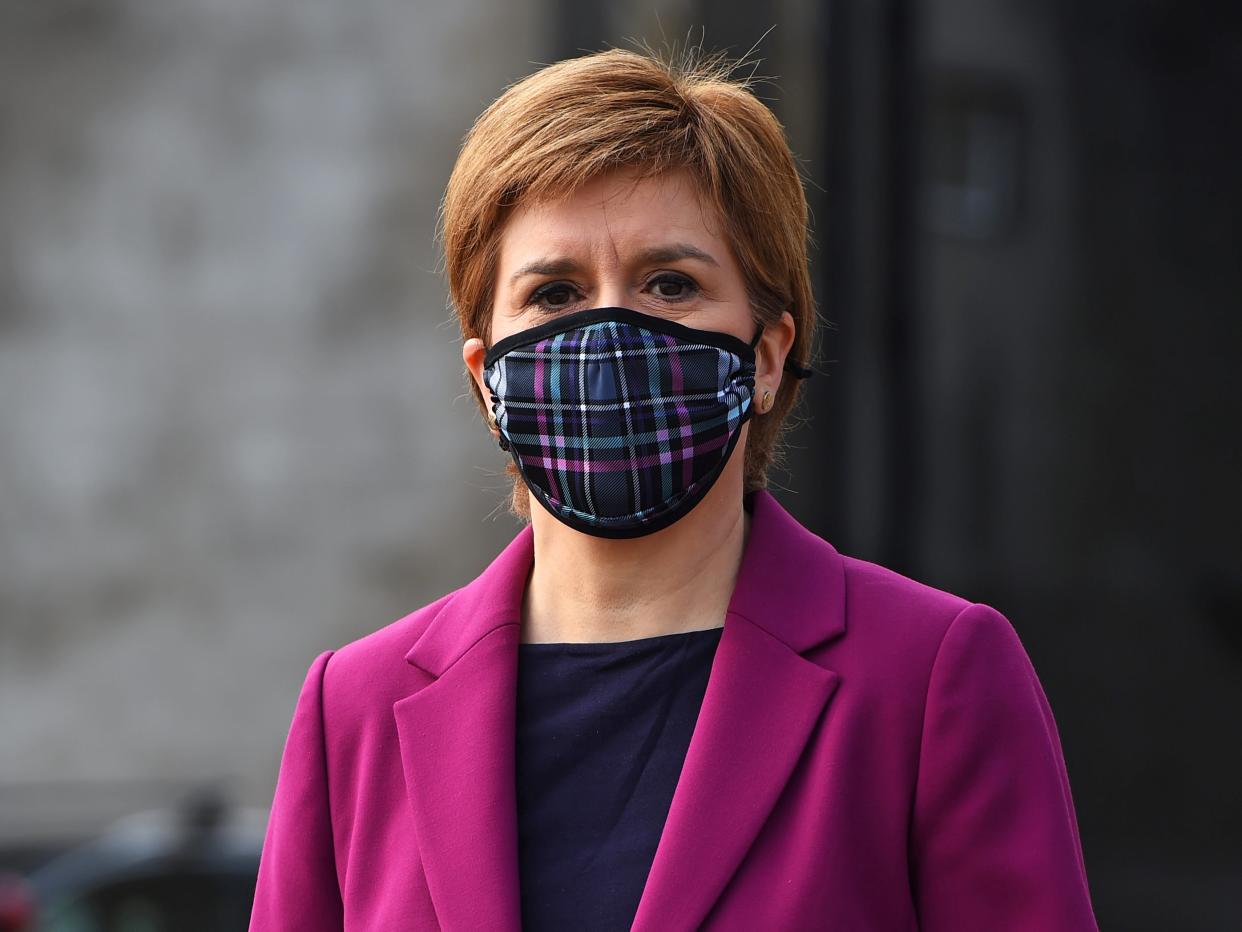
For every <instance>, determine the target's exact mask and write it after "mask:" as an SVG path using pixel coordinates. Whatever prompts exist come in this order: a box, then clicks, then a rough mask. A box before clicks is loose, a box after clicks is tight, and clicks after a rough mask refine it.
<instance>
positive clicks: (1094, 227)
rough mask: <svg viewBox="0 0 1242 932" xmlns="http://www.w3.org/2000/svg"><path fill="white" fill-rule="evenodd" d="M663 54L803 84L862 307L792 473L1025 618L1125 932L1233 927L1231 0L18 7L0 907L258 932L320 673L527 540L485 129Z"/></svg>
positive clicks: (0, 918)
mask: <svg viewBox="0 0 1242 932" xmlns="http://www.w3.org/2000/svg"><path fill="white" fill-rule="evenodd" d="M632 40H643V41H646V42H648V43H650V44H651V45H653V46H657V47H661V46H665V45H668V44H673V43H675V44H677V45H678V46H683V45H685V44H686V43H687V41H689V42H690V43H692V44H698V43H700V42H701V43H702V44H703V45H705V46H706V47H707V48H708V49H729V50H731V51H732V53H733V54H734V55H741V54H743V53H745V52H747V51H748V50H752V46H755V43H757V42H758V43H759V44H758V46H757V48H754V49H753V51H751V55H752V57H753V58H758V59H761V61H760V63H759V64H758V68H757V73H758V74H759V75H761V76H775V77H774V79H773V80H770V81H767V82H765V83H763V84H761V85H760V86H759V88H758V92H759V94H760V95H761V96H762V97H763V98H764V99H765V100H766V101H767V102H768V103H769V105H770V106H771V107H772V108H773V109H774V111H775V112H776V113H777V115H778V116H779V117H780V118H781V120H782V121H783V122H784V123H785V125H786V127H787V129H788V133H789V137H790V140H791V144H792V146H793V148H794V150H795V152H796V153H797V155H798V156H799V158H800V160H801V162H802V165H803V169H804V172H805V176H806V178H807V183H808V194H809V196H810V199H811V203H812V207H813V211H814V218H815V237H816V241H817V247H816V249H815V252H814V264H815V272H816V281H817V289H818V296H819V300H820V302H821V308H822V314H823V317H824V318H825V319H826V320H827V321H829V322H830V327H828V328H827V329H826V330H825V332H824V334H823V340H822V346H821V351H820V354H819V356H820V358H819V368H820V369H822V370H825V371H826V372H827V373H828V376H827V377H826V378H819V379H814V380H812V381H811V383H809V386H808V387H809V394H808V401H807V404H806V406H805V407H804V408H803V410H802V412H801V413H802V421H801V423H800V424H799V426H798V428H797V430H796V431H795V432H794V434H793V435H792V436H791V438H790V449H789V453H788V456H787V459H786V463H785V468H784V469H782V470H780V471H778V472H777V473H775V474H774V476H773V486H774V491H776V492H777V494H778V497H779V498H780V499H781V500H782V501H783V502H784V503H785V505H786V506H787V507H788V508H789V509H790V510H792V511H793V513H794V514H795V515H796V516H797V517H798V518H799V519H800V520H802V521H803V523H805V524H806V525H807V526H809V527H811V528H812V529H813V530H815V531H816V532H818V533H819V534H821V535H822V536H824V537H825V538H827V539H828V540H830V541H831V542H833V543H834V544H835V545H836V546H837V548H838V549H840V550H842V551H843V552H845V553H849V554H852V555H855V556H859V557H863V558H866V559H870V560H875V561H878V562H881V563H885V564H887V565H889V566H892V567H894V568H896V569H898V570H900V571H901V572H904V573H906V574H908V575H911V576H914V577H916V578H919V579H922V580H924V581H926V582H929V583H931V584H933V585H936V586H939V587H941V588H946V589H950V590H952V591H955V592H958V593H959V594H961V595H963V596H966V597H969V598H971V599H974V600H976V601H985V602H989V603H991V604H993V605H995V606H996V607H998V608H1000V609H1001V610H1002V611H1003V612H1005V614H1006V615H1007V617H1008V618H1009V619H1010V620H1011V621H1012V622H1013V624H1014V627H1015V628H1016V629H1017V631H1018V632H1019V635H1020V636H1021V638H1022V641H1023V643H1024V644H1025V645H1026V648H1027V651H1028V653H1029V654H1030V655H1031V658H1032V661H1033V662H1034V664H1035V667H1036V669H1037V670H1038V672H1039V674H1040V677H1041V680H1042V682H1043V685H1044V688H1045V691H1046V692H1047V694H1048V697H1049V700H1050V702H1051V705H1052V707H1053V710H1054V713H1055V714H1056V717H1057V722H1058V726H1059V728H1060V734H1061V740H1062V745H1063V748H1064V752H1065V757H1066V762H1067V766H1068V770H1069V776H1070V782H1071V786H1072V788H1073V792H1074V798H1075V804H1076V807H1077V812H1078V819H1079V827H1080V830H1081V834H1082V842H1083V848H1084V853H1085V856H1086V861H1087V869H1088V877H1089V880H1090V883H1091V891H1092V895H1093V899H1094V903H1095V906H1096V910H1097V915H1098V917H1099V920H1100V924H1101V928H1103V929H1105V930H1135V932H1146V930H1152V932H1156V930H1161V932H1165V930H1172V929H1177V930H1209V929H1210V930H1215V929H1220V930H1226V929H1229V930H1232V929H1238V928H1242V895H1240V894H1239V892H1238V891H1239V889H1242V883H1239V881H1242V794H1240V793H1239V787H1242V733H1240V732H1242V729H1240V727H1239V721H1240V720H1242V717H1240V713H1242V531H1240V528H1242V491H1240V489H1239V479H1240V478H1242V469H1240V467H1242V462H1240V457H1239V425H1240V424H1242V373H1240V372H1239V350H1240V349H1242V340H1240V339H1239V337H1242V314H1240V313H1239V311H1240V310H1242V301H1240V300H1239V296H1240V295H1242V248H1240V246H1239V232H1240V231H1239V230H1238V218H1239V216H1240V211H1242V173H1240V172H1239V165H1240V164H1242V116H1240V114H1242V110H1240V108H1239V106H1238V99H1239V95H1240V94H1242V5H1239V4H1236V3H1226V2H1214V3H1213V2H1185V0H1183V2H1176V3H1175V2H1173V0H923V2H914V0H853V2H850V0H746V2H742V0H714V2H712V3H707V2H705V0H684V2H658V3H657V2H652V0H647V2H644V3H631V2H609V3H604V2H602V0H455V2H453V3H451V4H450V3H432V2H430V0H403V2H399V0H349V2H344V0H267V2H264V3H254V2H249V0H40V2H38V3H22V2H10V3H4V4H2V5H0V872H5V871H7V872H8V877H9V879H8V880H6V881H0V928H6V926H5V925H4V924H3V923H8V924H9V925H8V926H7V927H8V928H12V927H17V925H18V924H19V923H20V922H22V921H23V919H22V917H23V916H29V915H30V914H31V912H32V911H33V910H34V909H36V908H38V909H41V910H42V911H43V912H42V914H43V923H44V925H45V927H47V928H57V929H75V930H86V929H101V930H102V929H109V930H111V929H127V930H154V929H177V930H193V929H198V928H203V929H234V928H237V929H242V928H244V927H245V923H246V916H247V915H248V909H249V897H250V895H251V893H252V891H253V880H254V877H253V874H254V869H255V867H256V865H257V857H258V847H259V845H260V844H261V841H262V831H263V826H264V824H265V817H266V813H265V808H266V807H267V806H268V804H269V803H270V802H271V794H272V790H273V787H274V782H275V777H276V771H277V766H278V764H279V756H280V750H281V746H282V744H283V740H284V736H285V733H286V731H287V729H288V725H289V719H290V716H291V714H292V711H293V704H294V701H295V699H296V696H297V692H298V688H299V686H300V684H301V682H302V679H303V677H304V675H305V673H306V670H307V668H308V666H309V664H310V662H311V661H312V660H313V659H314V657H315V656H316V655H317V654H318V653H320V652H321V651H323V650H325V649H328V648H332V647H338V646H340V645H342V644H344V643H346V642H348V641H351V640H353V639H355V638H358V637H361V636H362V635H365V634H367V633H368V632H370V631H372V630H375V629H376V628H379V627H382V626H383V625H385V624H387V623H389V622H390V621H392V620H394V619H396V618H398V617H400V616H402V615H405V614H406V613H408V612H409V611H411V610H413V609H414V608H416V607H418V606H420V605H422V604H424V603H425V602H428V601H430V600H431V599H433V598H435V597H437V596H439V595H441V594H442V593H443V592H445V591H448V590H449V589H451V588H454V587H456V586H459V585H461V584H462V583H464V582H466V581H468V580H469V579H471V578H473V576H474V575H475V574H476V573H477V572H478V571H479V570H481V569H482V568H483V567H484V566H485V565H486V564H487V562H489V561H490V559H491V558H492V556H494V554H495V553H496V552H497V551H498V550H499V549H500V548H501V547H502V546H503V545H504V544H505V543H507V542H508V540H509V539H510V538H511V537H512V535H513V534H514V533H516V531H517V529H518V525H517V524H516V523H515V521H514V519H512V518H511V517H510V516H509V515H508V514H507V512H506V510H505V503H506V494H505V489H506V485H507V483H506V482H505V481H504V480H503V479H502V478H501V475H502V469H503V460H502V459H501V456H502V454H501V453H500V452H499V451H498V450H497V449H496V448H495V446H494V444H493V443H492V442H491V441H490V438H489V436H488V433H487V431H486V429H485V427H484V426H483V424H482V422H481V421H480V420H479V419H478V416H477V414H476V411H475V409H474V406H473V403H472V402H471V400H470V398H469V396H468V394H467V382H466V379H465V375H464V372H463V369H462V365H461V361H460V354H459V337H458V334H457V332H456V329H455V325H454V324H453V322H452V320H451V317H450V313H449V310H448V307H447V304H446V297H445V287H444V282H443V280H442V278H441V277H440V275H439V272H438V255H437V248H436V243H435V241H434V237H433V234H434V225H435V220H436V209H437V204H438V200H439V197H440V194H441V192H442V190H443V187H444V184H445V182H446V180H447V178H448V174H449V171H450V169H451V166H452V161H453V158H454V156H455V153H456V150H457V147H458V145H459V143H460V140H461V137H462V135H463V134H464V133H465V132H466V130H467V129H468V127H469V125H470V123H471V122H472V121H473V119H474V117H475V116H476V115H477V114H478V113H479V112H480V111H481V110H482V109H483V108H484V107H485V106H486V105H487V104H488V103H489V102H490V101H491V100H492V99H494V98H495V96H496V95H497V94H498V93H499V92H500V91H501V90H502V89H503V87H504V86H505V85H506V84H508V83H510V82H512V81H514V80H517V79H518V78H520V77H522V76H524V75H526V74H528V73H530V72H531V71H533V70H535V69H536V68H537V67H538V66H539V64H540V63H546V62H551V61H555V60H558V59H560V58H564V57H569V56H572V55H576V54H580V53H582V52H585V51H592V50H596V49H600V48H604V47H606V46H609V45H616V46H622V47H633V41H632ZM760 40H762V41H760ZM19 876H21V877H24V878H25V881H24V882H19V881H18V879H17V878H18V877H19ZM248 885H249V886H248ZM32 900H35V901H37V902H35V903H33V905H32V902H31V901H32ZM186 904H191V905H192V908H187V905H186ZM178 910H180V911H181V912H178Z"/></svg>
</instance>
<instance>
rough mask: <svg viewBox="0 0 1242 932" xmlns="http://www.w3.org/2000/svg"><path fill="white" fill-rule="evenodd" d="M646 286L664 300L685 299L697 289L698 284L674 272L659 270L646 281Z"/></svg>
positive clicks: (691, 295)
mask: <svg viewBox="0 0 1242 932" xmlns="http://www.w3.org/2000/svg"><path fill="white" fill-rule="evenodd" d="M647 287H648V288H649V289H651V291H652V293H654V294H655V296H656V297H657V298H663V299H664V300H666V301H685V300H686V299H687V298H690V297H693V296H694V295H695V294H696V293H697V292H698V290H699V286H698V285H696V284H695V283H694V281H693V280H692V279H691V278H689V277H687V276H685V275H679V274H677V273H676V272H661V273H660V274H659V275H657V276H656V277H655V278H653V279H651V281H650V282H648V285H647Z"/></svg>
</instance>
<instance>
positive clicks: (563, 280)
mask: <svg viewBox="0 0 1242 932" xmlns="http://www.w3.org/2000/svg"><path fill="white" fill-rule="evenodd" d="M592 307H628V308H633V309H634V310H636V311H642V312H644V313H647V314H653V315H656V316H658V317H666V318H670V319H673V320H676V321H678V322H680V323H683V324H685V325H686V326H688V327H697V328H700V329H703V330H718V331H721V332H724V333H730V334H732V335H733V336H736V337H738V338H739V339H741V340H742V341H743V342H746V343H749V342H750V340H751V339H752V337H753V336H754V333H755V323H754V321H753V319H752V316H751V311H750V306H749V303H748V301H747V296H746V283H745V280H744V279H743V278H742V273H741V270H740V269H739V268H738V265H737V262H736V261H735V260H734V258H733V254H732V250H731V249H730V248H729V244H728V242H727V241H726V240H725V239H724V237H723V230H722V229H721V225H720V223H719V222H718V221H717V218H716V217H715V216H714V215H713V214H712V213H711V212H710V211H709V209H708V208H706V207H705V206H703V205H701V204H700V202H699V199H698V196H697V194H696V191H695V186H694V183H693V181H692V180H691V179H690V178H689V176H687V175H686V174H685V173H683V172H676V173H670V174H667V175H663V176H660V177H657V178H642V179H640V178H638V176H637V175H636V174H635V173H633V172H632V171H627V172H617V173H613V174H608V175H604V176H602V177H600V178H598V179H595V180H594V181H592V182H590V183H588V184H587V185H585V186H584V187H582V188H581V189H580V190H579V191H578V192H576V193H575V194H573V195H571V196H569V197H567V198H565V199H564V200H561V201H557V202H554V203H549V204H539V205H534V206H531V207H529V208H521V209H519V210H517V211H515V212H514V214H513V216H512V217H510V218H509V220H508V222H507V223H506V225H505V228H504V231H503V233H502V235H501V239H500V255H499V262H498V268H497V274H496V282H495V300H494V303H493V306H492V327H491V342H493V343H495V342H496V341H498V340H501V339H503V338H504V337H506V336H509V335H510V334H513V333H516V332H518V331H519V330H524V329H526V328H527V327H533V326H535V325H537V324H540V323H544V322H546V321H548V320H550V319H552V318H554V317H555V316H557V315H558V314H565V313H568V312H570V311H580V310H583V309H585V308H592Z"/></svg>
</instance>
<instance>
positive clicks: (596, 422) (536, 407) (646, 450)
mask: <svg viewBox="0 0 1242 932" xmlns="http://www.w3.org/2000/svg"><path fill="white" fill-rule="evenodd" d="M760 334H762V329H760ZM760 334H756V336H755V339H754V342H752V343H750V344H747V343H745V342H743V341H742V340H739V339H738V338H737V337H734V336H731V335H729V334H725V333H718V332H716V331H714V330H695V329H692V328H690V327H685V326H682V325H681V324H678V323H675V322H674V321H670V320H665V319H664V318H661V317H653V316H651V315H648V314H642V313H639V312H638V311H633V310H630V309H628V308H616V307H605V308H593V309H591V310H586V311H578V312H576V313H572V314H566V315H563V316H561V317H557V318H556V319H554V320H551V321H549V322H548V323H546V324H541V325H539V326H536V327H532V328H530V329H528V330H523V331H522V332H521V333H516V334H513V335H512V336H510V337H506V338H505V339H503V340H500V341H499V342H497V343H496V344H495V345H494V346H492V348H491V349H490V350H489V351H488V353H487V356H486V357H485V359H484V363H483V374H484V381H485V382H486V384H487V387H488V389H489V390H490V392H491V410H492V414H493V416H494V417H495V419H496V426H497V427H498V428H499V431H500V446H501V449H503V450H507V451H509V453H510V454H511V455H512V456H513V461H514V462H515V463H516V464H517V468H518V470H519V471H520V472H521V474H522V478H523V479H524V480H525V482H526V485H527V487H528V488H529V489H530V492H531V494H532V495H533V496H534V497H535V498H536V499H538V500H539V503H540V504H541V505H543V507H544V508H546V509H547V510H548V511H549V512H551V513H552V515H553V516H554V517H556V518H558V519H559V520H560V521H562V522H564V523H565V524H567V525H569V526H570V527H572V528H575V529H577V530H579V531H583V532H585V533H587V534H593V535H595V536H597V537H639V536H641V535H644V534H650V533H652V532H654V531H658V530H660V529H662V528H665V527H668V526H669V525H670V524H672V523H673V522H674V521H676V520H678V519H679V518H681V517H683V516H684V515H686V514H687V513H689V511H690V510H691V509H692V508H694V506H695V505H697V504H698V503H699V502H700V501H701V500H702V498H703V496H704V495H706V494H707V492H708V490H709V489H710V488H711V487H712V485H713V483H715V481H716V479H717V478H718V477H719V476H720V473H721V472H722V470H723V469H724V466H725V463H726V462H728V459H729V455H730V454H731V453H732V452H733V448H734V447H735V446H736V445H737V441H738V437H739V435H740V433H741V429H742V425H743V424H744V423H746V421H747V419H748V418H749V417H750V415H751V402H752V398H753V395H754V390H755V350H754V347H755V346H756V345H757V344H758V342H759V335H760Z"/></svg>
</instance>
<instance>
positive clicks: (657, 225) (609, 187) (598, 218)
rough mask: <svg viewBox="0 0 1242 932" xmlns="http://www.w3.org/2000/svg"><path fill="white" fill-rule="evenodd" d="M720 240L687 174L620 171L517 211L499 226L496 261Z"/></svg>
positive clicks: (712, 215) (711, 213)
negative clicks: (542, 255) (665, 243)
mask: <svg viewBox="0 0 1242 932" xmlns="http://www.w3.org/2000/svg"><path fill="white" fill-rule="evenodd" d="M723 236H724V231H723V229H722V226H721V223H720V222H719V217H718V214H717V212H716V210H715V209H714V207H713V206H712V205H711V204H710V203H709V202H708V201H707V199H705V198H704V197H702V195H701V194H700V192H699V188H698V185H697V184H696V183H695V181H694V178H693V177H692V176H691V175H690V174H689V173H688V172H686V171H684V170H676V171H671V172H666V173H663V174H660V175H648V176H643V175H642V174H640V173H639V172H638V171H636V170H633V169H625V170H619V171H615V172H610V173H608V174H604V175H600V176H598V177H596V178H594V179H592V180H590V181H588V182H586V183H585V184H583V185H582V186H581V187H579V188H577V189H576V190H575V191H573V192H572V193H570V194H568V195H566V196H565V197H563V198H558V199H555V200H542V201H538V202H535V203H531V204H523V205H521V206H519V207H518V208H516V209H515V210H514V212H513V213H512V214H511V215H510V217H509V218H508V220H507V221H506V223H505V225H504V227H503V228H502V231H501V236H500V244H499V245H500V256H499V259H500V266H501V270H502V271H503V269H504V268H506V267H508V266H512V265H514V264H517V263H520V262H523V261H525V260H526V258H528V255H529V254H530V253H532V252H537V253H539V254H547V253H550V252H561V253H566V254H573V255H578V254H581V253H591V254H599V255H601V256H605V255H608V254H610V253H614V254H615V253H624V252H626V251H629V250H632V249H641V248H644V247H648V246H651V245H654V244H656V243H658V242H663V241H667V240H677V241H681V242H689V243H692V244H694V245H697V246H701V247H702V248H704V250H705V251H711V250H710V249H709V247H715V248H716V250H717V251H720V246H721V244H723V243H724V239H723ZM726 252H727V250H726Z"/></svg>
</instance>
